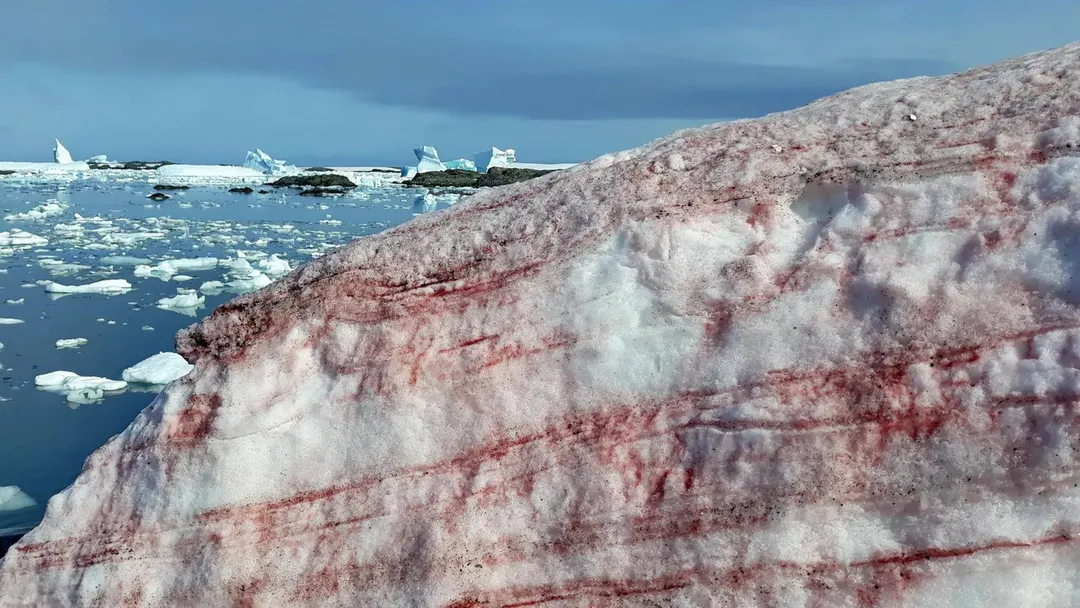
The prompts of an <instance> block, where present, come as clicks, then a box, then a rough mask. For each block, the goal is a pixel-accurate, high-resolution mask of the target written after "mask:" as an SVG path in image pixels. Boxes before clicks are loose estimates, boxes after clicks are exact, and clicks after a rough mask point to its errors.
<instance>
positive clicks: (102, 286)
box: [45, 279, 131, 296]
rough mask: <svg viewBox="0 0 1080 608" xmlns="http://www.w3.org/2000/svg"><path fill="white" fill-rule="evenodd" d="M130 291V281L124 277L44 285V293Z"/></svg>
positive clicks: (119, 292) (107, 293) (112, 294)
mask: <svg viewBox="0 0 1080 608" xmlns="http://www.w3.org/2000/svg"><path fill="white" fill-rule="evenodd" d="M129 291H131V283H128V282H127V281H125V280H124V279H106V280H104V281H96V282H94V283H89V284H87V285H61V284H60V283H53V282H50V283H48V284H47V285H45V292H46V293H57V294H75V293H100V294H104V295H109V296H117V295H123V294H125V293H127V292H129Z"/></svg>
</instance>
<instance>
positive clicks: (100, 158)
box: [86, 154, 109, 163]
mask: <svg viewBox="0 0 1080 608" xmlns="http://www.w3.org/2000/svg"><path fill="white" fill-rule="evenodd" d="M86 162H88V163H107V162H109V157H108V155H106V154H98V155H97V156H91V157H90V158H88V159H86Z"/></svg>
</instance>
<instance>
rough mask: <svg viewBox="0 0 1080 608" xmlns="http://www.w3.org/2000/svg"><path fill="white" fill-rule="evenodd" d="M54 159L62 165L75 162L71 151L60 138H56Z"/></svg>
mask: <svg viewBox="0 0 1080 608" xmlns="http://www.w3.org/2000/svg"><path fill="white" fill-rule="evenodd" d="M53 160H54V161H56V162H57V163H58V164H61V165H70V164H71V163H73V162H75V161H74V160H73V159H72V158H71V152H68V149H67V148H65V147H64V144H62V143H60V140H59V139H58V140H56V147H55V148H53Z"/></svg>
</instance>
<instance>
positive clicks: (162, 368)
mask: <svg viewBox="0 0 1080 608" xmlns="http://www.w3.org/2000/svg"><path fill="white" fill-rule="evenodd" d="M193 369H195V366H194V365H192V364H190V363H188V362H187V361H185V360H184V358H183V357H181V356H180V355H178V354H176V353H166V352H162V353H158V354H156V355H154V356H152V357H148V358H146V359H144V360H142V361H140V362H139V363H136V364H135V365H133V366H131V367H129V368H127V369H125V370H124V372H123V374H121V377H122V378H123V379H124V381H126V382H133V383H138V384H157V385H165V384H169V383H170V382H172V381H173V380H178V379H180V378H183V377H184V376H186V375H188V373H189V372H191V370H193Z"/></svg>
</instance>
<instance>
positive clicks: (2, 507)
mask: <svg viewBox="0 0 1080 608" xmlns="http://www.w3.org/2000/svg"><path fill="white" fill-rule="evenodd" d="M35 506H37V501H35V500H34V499H33V498H31V497H30V495H29V494H27V493H26V492H23V491H22V490H21V489H20V488H19V486H0V512H9V511H19V510H22V509H29V508H31V507H35Z"/></svg>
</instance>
